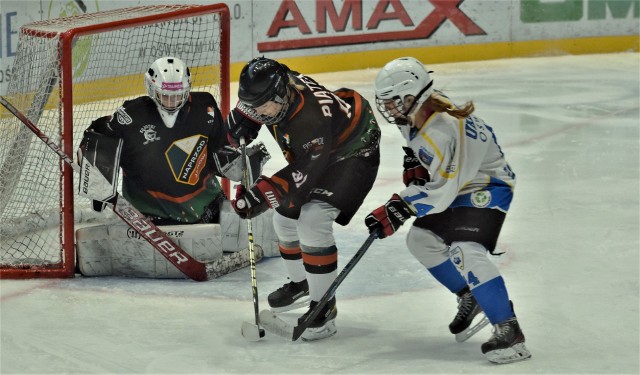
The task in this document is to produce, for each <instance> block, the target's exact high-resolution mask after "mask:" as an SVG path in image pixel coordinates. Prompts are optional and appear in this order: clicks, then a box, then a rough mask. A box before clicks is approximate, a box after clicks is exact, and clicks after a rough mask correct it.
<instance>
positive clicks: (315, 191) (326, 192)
mask: <svg viewBox="0 0 640 375" xmlns="http://www.w3.org/2000/svg"><path fill="white" fill-rule="evenodd" d="M311 194H318V195H326V196H327V197H330V196H332V195H333V192H331V191H329V190H327V189H321V188H313V189H311Z"/></svg>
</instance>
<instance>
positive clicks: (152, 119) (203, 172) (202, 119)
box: [89, 92, 227, 223]
mask: <svg viewBox="0 0 640 375" xmlns="http://www.w3.org/2000/svg"><path fill="white" fill-rule="evenodd" d="M89 129H92V130H94V131H96V132H98V133H102V134H105V135H109V136H114V137H119V138H122V139H123V140H124V144H123V148H122V155H121V158H120V160H121V161H120V167H121V168H122V175H123V181H122V193H123V195H124V197H125V198H126V199H127V200H128V201H129V202H131V204H133V205H134V206H135V207H136V208H137V209H138V210H139V211H140V212H142V213H143V214H145V215H147V216H150V217H153V218H161V219H169V220H173V221H178V222H184V223H194V222H197V221H199V220H200V218H201V216H202V215H203V213H204V211H205V209H206V207H207V205H209V204H210V203H211V202H213V201H215V200H217V199H220V194H222V190H221V188H220V184H219V182H218V179H217V178H216V176H215V174H214V172H213V171H214V169H215V168H214V163H213V161H212V160H211V158H210V157H209V156H210V154H211V152H212V150H218V149H219V148H221V147H223V146H225V145H226V144H227V136H226V130H225V128H224V124H223V119H222V115H221V113H220V110H219V108H218V105H217V103H216V102H215V100H214V98H213V96H212V95H211V94H209V93H204V92H192V93H191V95H190V98H189V101H188V102H187V103H186V104H185V105H184V106H183V107H182V108H181V109H180V113H179V115H178V118H177V120H176V123H175V125H174V126H173V127H172V128H168V127H166V126H165V124H164V122H163V121H162V118H161V117H160V114H159V113H158V109H157V107H156V104H155V103H154V102H153V100H151V99H150V98H149V97H147V96H143V97H139V98H137V99H134V100H130V101H126V102H124V104H123V105H122V106H121V107H120V108H118V110H117V111H116V113H114V114H113V115H112V116H106V117H102V118H99V119H97V120H95V121H94V122H93V123H92V124H91V126H90V127H89Z"/></svg>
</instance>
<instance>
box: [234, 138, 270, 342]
mask: <svg viewBox="0 0 640 375" xmlns="http://www.w3.org/2000/svg"><path fill="white" fill-rule="evenodd" d="M240 149H241V152H242V156H241V157H242V173H243V175H244V176H243V180H244V181H243V183H244V186H245V187H246V188H247V189H248V188H249V187H250V186H251V182H252V181H253V176H249V163H248V161H247V144H246V142H245V139H244V137H241V138H240ZM247 232H248V234H249V262H250V265H251V292H252V294H253V311H254V314H255V324H251V323H249V322H242V330H241V331H240V332H241V333H242V337H244V338H245V339H247V340H249V341H258V340H260V339H261V338H262V337H264V335H265V332H264V329H262V328H260V315H259V311H260V309H259V308H258V279H257V277H256V259H255V256H254V251H253V224H252V223H251V215H248V217H247Z"/></svg>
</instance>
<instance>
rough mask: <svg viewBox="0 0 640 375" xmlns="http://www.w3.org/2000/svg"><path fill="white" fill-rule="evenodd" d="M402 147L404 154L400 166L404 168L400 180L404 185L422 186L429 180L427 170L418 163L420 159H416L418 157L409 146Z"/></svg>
mask: <svg viewBox="0 0 640 375" xmlns="http://www.w3.org/2000/svg"><path fill="white" fill-rule="evenodd" d="M402 149H403V150H404V153H405V154H406V155H405V156H404V162H403V163H402V167H403V168H404V171H403V172H402V182H404V186H409V185H418V186H422V185H424V184H426V183H427V182H429V180H430V176H429V171H428V170H427V169H426V168H425V167H423V166H422V164H420V160H418V157H416V155H415V154H414V153H413V150H412V149H411V148H409V147H402Z"/></svg>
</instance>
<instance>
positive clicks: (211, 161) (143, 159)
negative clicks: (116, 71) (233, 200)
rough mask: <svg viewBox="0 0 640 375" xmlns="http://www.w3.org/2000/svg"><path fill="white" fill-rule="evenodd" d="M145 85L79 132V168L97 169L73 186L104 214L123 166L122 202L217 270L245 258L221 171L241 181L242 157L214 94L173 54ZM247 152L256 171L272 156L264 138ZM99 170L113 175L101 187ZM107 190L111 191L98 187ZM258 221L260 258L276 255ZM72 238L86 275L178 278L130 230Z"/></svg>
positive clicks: (100, 229)
mask: <svg viewBox="0 0 640 375" xmlns="http://www.w3.org/2000/svg"><path fill="white" fill-rule="evenodd" d="M144 82H145V86H146V90H147V95H146V96H141V97H138V98H136V99H133V100H127V101H125V102H124V103H123V104H122V106H120V107H119V108H118V109H117V110H116V112H115V113H114V114H113V115H111V116H105V117H101V118H98V119H97V120H95V121H94V122H93V123H92V124H91V125H90V126H89V128H88V129H87V130H86V131H85V133H84V137H83V140H82V142H81V144H80V148H79V150H78V161H79V163H80V164H81V168H80V170H81V171H85V168H86V170H87V171H91V170H92V169H91V168H96V169H98V171H99V172H100V173H84V174H83V173H82V172H81V175H80V176H79V180H80V181H81V186H80V188H79V189H78V193H79V194H80V195H82V196H85V197H87V198H90V199H92V200H93V202H94V209H96V210H98V211H101V210H102V209H103V208H104V207H105V202H104V201H108V200H109V199H110V198H109V197H113V196H114V195H113V192H115V191H116V190H117V182H118V171H119V170H120V169H121V170H122V172H123V177H122V194H123V195H124V197H125V199H126V200H127V201H128V202H129V203H131V204H132V205H133V206H134V207H135V208H136V209H137V210H138V211H140V212H141V213H142V214H144V215H145V216H147V217H148V218H150V219H151V220H152V221H153V222H154V223H155V224H156V225H159V226H165V227H163V228H162V229H164V228H169V229H168V230H171V231H173V233H179V234H177V236H178V237H180V241H183V243H185V244H186V245H185V246H188V248H189V249H190V251H191V252H192V255H194V256H195V257H196V258H197V259H198V260H202V261H203V262H217V261H218V260H220V262H218V263H215V264H218V265H219V266H212V267H214V268H215V269H213V271H215V273H217V274H220V275H221V274H225V273H228V272H231V271H233V270H235V269H238V268H242V267H244V266H247V265H249V251H248V249H246V248H244V246H245V245H244V243H245V242H244V241H247V240H246V239H245V237H246V235H245V236H243V235H242V233H241V232H240V229H239V228H240V218H239V217H238V215H236V214H235V212H234V211H233V209H231V207H230V202H227V198H226V197H225V194H224V192H223V191H222V189H221V186H220V183H219V182H218V178H217V176H220V177H222V176H224V177H227V178H229V179H231V180H236V181H239V180H240V178H241V176H242V158H241V157H240V152H239V150H236V149H233V148H231V147H230V144H229V138H228V137H227V129H226V127H225V124H224V119H223V117H222V114H221V113H220V109H219V108H218V104H217V103H216V101H215V99H214V97H213V96H212V95H211V94H210V93H208V92H192V91H191V75H190V72H189V68H188V67H187V66H186V65H185V63H184V62H183V61H182V60H180V59H178V58H175V57H163V58H160V59H158V60H156V61H155V62H153V64H151V66H150V67H149V69H148V70H147V72H146V73H145V74H144ZM248 155H249V159H250V167H251V168H252V170H255V172H254V173H256V174H259V173H260V172H259V171H260V170H261V168H262V165H263V164H264V162H266V160H268V158H269V155H268V153H267V152H266V150H265V149H264V145H262V144H257V145H255V146H254V147H252V148H251V149H249V150H248ZM100 175H104V176H105V177H107V176H110V177H109V178H108V180H109V181H108V183H107V184H106V185H105V184H104V183H102V184H101V183H100V182H101V181H102V180H101V179H100V178H99V176H100ZM233 175H235V176H236V177H235V178H234V177H232V176H233ZM114 176H115V177H114ZM105 180H106V179H105ZM92 181H94V182H93V183H92ZM107 191H112V193H110V194H107V193H103V192H107ZM265 219H268V218H265ZM184 224H219V225H217V226H214V225H208V226H193V225H190V226H188V227H187V226H185V225H184ZM166 226H171V227H166ZM223 226H224V229H222V228H223ZM105 227H106V229H104V228H105ZM258 227H259V228H260V230H259V231H256V233H255V235H256V236H255V237H256V238H257V239H259V244H260V246H259V248H260V251H259V252H258V255H257V257H258V258H259V257H261V256H262V254H266V253H265V252H264V251H266V250H268V254H269V256H274V255H277V254H278V249H277V246H276V245H275V241H274V240H273V238H274V237H275V234H273V229H272V227H271V224H270V221H269V222H268V225H258ZM223 230H224V233H221V232H222V231H223ZM118 233H119V234H118ZM76 237H77V241H76V242H77V243H76V244H77V249H78V251H77V254H78V259H77V260H78V262H77V264H78V270H79V271H80V273H82V274H83V275H87V276H105V275H122V276H135V277H152V278H176V277H183V276H184V275H183V274H182V273H181V272H176V270H175V269H174V268H173V267H169V266H168V265H167V266H166V267H165V266H163V264H162V263H157V262H156V261H155V260H154V257H155V256H156V255H157V254H155V253H154V250H153V249H152V248H151V247H150V246H147V245H148V244H146V243H145V242H144V241H142V240H138V239H137V237H135V236H131V235H130V234H129V232H127V231H125V232H124V233H123V232H122V230H120V229H118V228H109V227H108V225H102V226H100V225H98V226H93V227H91V228H86V229H85V228H80V229H79V230H78V232H76ZM196 254H197V255H196ZM223 258H224V259H223ZM211 264H214V263H211Z"/></svg>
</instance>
